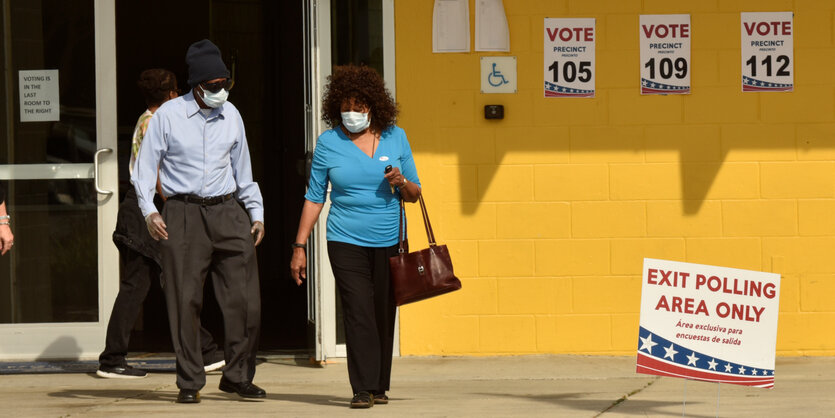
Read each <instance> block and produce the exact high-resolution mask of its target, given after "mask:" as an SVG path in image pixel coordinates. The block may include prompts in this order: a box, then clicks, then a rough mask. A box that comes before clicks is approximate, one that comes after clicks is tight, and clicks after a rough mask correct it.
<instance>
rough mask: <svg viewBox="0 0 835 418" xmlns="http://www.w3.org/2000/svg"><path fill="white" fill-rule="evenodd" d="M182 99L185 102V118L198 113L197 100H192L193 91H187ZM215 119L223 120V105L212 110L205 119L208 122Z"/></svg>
mask: <svg viewBox="0 0 835 418" xmlns="http://www.w3.org/2000/svg"><path fill="white" fill-rule="evenodd" d="M182 98H183V100H184V101H185V102H186V118H190V117H192V116H194V115H196V114H198V113H200V105H199V104H197V99H195V98H194V89H191V90H189V92H188V93H186V94H185V95H184V96H182ZM215 117H219V118H221V119H223V105H220V107H217V108H214V109H212V111H211V112H210V113H209V116H207V117H206V119H207V120H208V119H212V118H215Z"/></svg>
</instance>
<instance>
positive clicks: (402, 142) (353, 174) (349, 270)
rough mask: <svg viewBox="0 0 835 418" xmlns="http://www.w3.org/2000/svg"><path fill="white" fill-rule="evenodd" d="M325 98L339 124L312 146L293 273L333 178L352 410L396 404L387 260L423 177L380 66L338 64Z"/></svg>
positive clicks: (326, 112) (333, 233)
mask: <svg viewBox="0 0 835 418" xmlns="http://www.w3.org/2000/svg"><path fill="white" fill-rule="evenodd" d="M323 102H324V103H323V105H322V107H323V116H322V119H323V120H324V121H325V123H327V124H328V126H330V127H331V129H330V130H328V131H326V132H325V133H323V134H322V135H320V136H319V139H318V141H317V143H316V148H315V150H314V151H313V166H312V169H311V173H310V183H309V184H308V190H307V194H305V202H304V208H303V209H302V215H301V220H300V221H299V230H298V233H297V234H296V242H295V243H294V244H293V258H292V260H291V261H290V271H291V275H292V277H293V279H295V281H296V284H298V285H301V283H302V280H303V279H305V278H306V276H307V274H306V271H305V269H306V266H307V255H306V254H305V248H306V243H307V238H308V236H309V235H310V231H311V230H312V229H313V224H315V223H316V220H317V219H318V218H319V213H321V211H322V206H323V205H324V203H325V197H326V194H327V191H328V183H330V185H331V192H330V200H331V207H330V212H329V213H328V222H327V240H328V256H329V258H330V262H331V268H332V269H333V275H334V277H335V278H336V284H337V286H339V293H340V296H341V298H342V310H343V317H344V324H345V343H346V347H347V351H348V376H349V378H350V381H351V388H352V390H353V393H354V397H353V399H352V400H351V407H352V408H369V407H371V406H373V405H374V404H375V403H377V404H385V403H388V397H387V396H386V391H387V390H388V389H389V382H390V378H391V355H392V346H393V341H394V316H395V308H396V307H395V305H394V299H393V297H392V293H391V287H390V279H389V262H388V260H389V257H391V256H393V255H395V254H396V253H397V244H398V236H397V234H398V216H399V214H400V198H401V197H402V198H403V199H404V200H405V201H407V202H415V201H417V200H418V196H419V195H420V181H419V180H418V175H417V170H416V168H415V162H414V159H413V158H412V150H411V148H410V147H409V141H408V140H406V134H405V132H403V129H401V128H399V127H397V126H396V125H395V121H396V118H397V104H396V103H395V102H394V99H392V97H391V94H389V92H388V91H387V90H386V87H385V83H384V82H383V79H382V78H381V77H380V75H379V74H377V72H376V71H375V70H374V69H372V68H369V67H365V66H359V67H358V66H354V65H348V66H344V67H337V68H336V69H335V70H334V73H333V75H331V76H330V77H328V85H327V86H326V88H325V94H324V99H323ZM387 166H391V167H392V169H391V170H390V171H389V172H388V173H385V170H386V167H387Z"/></svg>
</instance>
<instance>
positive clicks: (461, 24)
mask: <svg viewBox="0 0 835 418" xmlns="http://www.w3.org/2000/svg"><path fill="white" fill-rule="evenodd" d="M432 52H470V5H469V2H468V1H467V0H435V9H434V11H433V14H432Z"/></svg>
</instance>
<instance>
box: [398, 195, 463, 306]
mask: <svg viewBox="0 0 835 418" xmlns="http://www.w3.org/2000/svg"><path fill="white" fill-rule="evenodd" d="M419 200H420V210H421V212H422V213H423V224H424V226H425V227H426V237H427V238H428V239H429V248H426V249H423V250H420V251H415V252H412V253H410V252H408V251H409V248H408V244H407V241H406V230H405V228H404V226H403V220H404V219H406V205H405V203H404V202H403V199H400V228H399V230H398V240H399V241H400V244H399V247H398V250H397V251H398V253H397V255H396V256H394V257H391V258H389V268H390V269H391V286H392V288H393V290H394V301H395V303H396V304H397V306H400V305H405V304H407V303H412V302H417V301H419V300H423V299H428V298H431V297H434V296H438V295H442V294H444V293H449V292H452V291H454V290H458V289H460V288H461V281H460V280H458V278H457V277H455V273H453V271H452V259H450V257H449V250H448V249H447V247H446V245H437V244H436V243H435V234H434V233H433V232H432V225H431V224H430V223H429V215H428V214H427V213H426V204H425V203H424V202H423V195H422V194H421V195H420V198H419Z"/></svg>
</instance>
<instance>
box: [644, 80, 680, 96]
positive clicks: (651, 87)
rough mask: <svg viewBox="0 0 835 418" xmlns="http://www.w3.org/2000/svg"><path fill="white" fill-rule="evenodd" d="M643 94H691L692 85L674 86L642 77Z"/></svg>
mask: <svg viewBox="0 0 835 418" xmlns="http://www.w3.org/2000/svg"><path fill="white" fill-rule="evenodd" d="M641 94H690V86H674V85H672V84H664V83H659V82H657V81H652V80H647V79H646V78H641Z"/></svg>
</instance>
